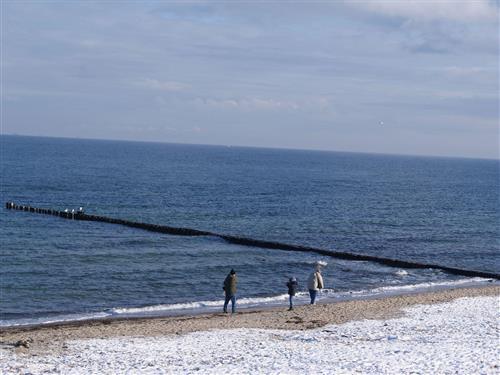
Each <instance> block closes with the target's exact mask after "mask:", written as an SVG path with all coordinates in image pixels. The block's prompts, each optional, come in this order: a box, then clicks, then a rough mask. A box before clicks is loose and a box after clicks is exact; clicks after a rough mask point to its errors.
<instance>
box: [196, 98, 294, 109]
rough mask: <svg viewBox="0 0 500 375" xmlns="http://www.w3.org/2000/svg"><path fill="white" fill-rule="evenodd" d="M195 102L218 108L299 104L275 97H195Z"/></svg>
mask: <svg viewBox="0 0 500 375" xmlns="http://www.w3.org/2000/svg"><path fill="white" fill-rule="evenodd" d="M195 103H196V104H198V105H201V106H206V107H212V108H219V109H231V108H234V109H247V110H248V109H258V110H276V109H287V110H293V109H298V108H299V106H298V104H297V103H295V102H293V101H286V100H275V99H260V98H244V99H234V98H231V99H213V98H208V99H207V98H197V99H195Z"/></svg>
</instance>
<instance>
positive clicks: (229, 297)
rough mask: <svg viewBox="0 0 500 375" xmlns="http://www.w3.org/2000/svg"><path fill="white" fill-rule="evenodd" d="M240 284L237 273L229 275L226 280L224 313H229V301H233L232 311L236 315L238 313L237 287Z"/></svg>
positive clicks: (233, 271) (232, 271)
mask: <svg viewBox="0 0 500 375" xmlns="http://www.w3.org/2000/svg"><path fill="white" fill-rule="evenodd" d="M237 284H238V277H236V271H235V270H233V269H232V270H231V272H229V274H228V275H227V276H226V279H225V280H224V286H223V287H222V289H224V293H225V295H226V299H225V301H224V309H223V311H224V312H225V313H227V305H228V303H229V301H231V311H232V313H233V314H234V313H235V312H236V285H237Z"/></svg>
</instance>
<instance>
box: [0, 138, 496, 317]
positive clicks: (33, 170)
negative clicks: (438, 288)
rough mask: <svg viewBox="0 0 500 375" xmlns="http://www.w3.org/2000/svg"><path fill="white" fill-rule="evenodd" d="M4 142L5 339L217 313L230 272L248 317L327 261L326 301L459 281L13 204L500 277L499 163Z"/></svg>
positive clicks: (0, 219)
mask: <svg viewBox="0 0 500 375" xmlns="http://www.w3.org/2000/svg"><path fill="white" fill-rule="evenodd" d="M0 140H1V171H0V173H1V197H2V202H0V203H1V205H2V208H1V209H0V214H1V215H0V236H1V264H0V272H1V280H0V297H1V298H0V314H1V318H0V319H1V320H2V325H11V324H18V323H19V322H36V321H41V322H43V321H47V320H48V318H54V317H61V316H66V317H67V319H78V318H85V317H90V316H101V315H100V314H102V315H119V314H121V313H123V312H128V313H130V312H136V313H139V314H140V313H141V312H142V313H147V312H151V311H169V310H175V309H177V308H203V307H210V306H217V309H218V308H219V305H220V299H221V298H222V294H221V293H222V281H223V279H224V277H225V275H226V274H227V272H228V271H229V269H230V268H235V269H236V270H237V272H238V274H239V277H240V285H239V298H240V300H241V301H242V303H243V304H244V303H245V301H246V303H247V304H249V305H251V304H252V303H254V304H265V303H267V302H269V301H273V300H276V301H277V300H280V301H281V299H283V296H282V295H283V293H285V292H286V288H285V286H284V284H285V282H286V278H287V277H289V276H292V275H293V276H296V277H297V278H298V279H299V283H301V282H302V287H304V286H305V279H306V278H307V275H308V273H309V272H310V270H311V267H312V264H313V263H314V262H315V261H317V260H319V259H322V260H325V261H327V262H328V263H329V265H328V266H327V267H326V268H325V270H324V277H325V281H326V287H327V291H326V292H325V293H330V295H331V296H334V295H335V293H338V294H339V295H340V294H345V293H349V292H354V293H357V292H359V291H363V290H373V289H376V288H393V287H394V288H398V287H401V288H403V289H404V288H408V287H411V286H414V285H434V284H439V283H445V284H446V283H454V282H457V283H459V282H462V281H463V279H464V278H463V277H457V276H450V275H447V274H445V273H442V272H439V271H436V270H398V269H394V268H390V267H383V266H380V265H377V264H372V263H369V262H349V261H339V260H335V259H329V258H328V257H322V256H319V255H315V254H308V253H295V252H292V253H289V252H285V251H277V250H268V249H257V248H251V247H240V246H236V245H230V244H227V243H225V242H223V241H222V240H220V239H215V238H211V237H197V238H190V237H178V236H169V235H164V234H156V233H149V232H144V231H141V230H138V229H134V228H126V227H120V226H116V225H109V224H104V223H92V222H77V221H69V220H63V219H60V218H56V217H50V216H45V215H36V214H32V213H26V212H16V211H9V210H6V209H5V205H4V203H5V202H6V201H14V202H16V203H18V204H30V205H32V206H36V207H46V208H56V209H65V208H68V209H70V210H71V209H73V208H74V209H77V208H78V207H80V206H83V207H84V208H85V211H86V213H89V214H97V215H106V216H112V217H117V218H123V219H129V220H136V221H143V222H148V223H156V224H165V225H171V226H184V227H190V228H195V229H200V230H208V231H213V232H218V233H227V234H235V235H242V236H246V237H253V238H258V239H266V240H277V241H281V242H286V243H293V244H302V245H312V246H316V247H323V248H328V249H333V250H338V251H348V252H355V253H363V254H372V255H379V256H385V257H391V258H398V259H405V260H416V261H423V262H429V263H437V264H443V265H449V266H457V267H462V268H468V269H477V270H485V271H493V272H499V271H500V242H499V238H500V236H499V223H500V216H499V191H500V189H499V162H498V161H495V160H474V159H458V158H431V157H411V156H383V155H369V154H355V153H337V152H313V151H292V150H276V149H258V148H240V147H215V146H194V145H176V144H159V143H158V144H157V143H135V142H115V141H92V140H70V139H51V138H34V137H15V136H2V137H0ZM304 298H305V297H304ZM92 314H93V315H92ZM56 320H57V319H56Z"/></svg>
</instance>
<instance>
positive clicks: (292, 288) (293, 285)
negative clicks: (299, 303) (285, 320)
mask: <svg viewBox="0 0 500 375" xmlns="http://www.w3.org/2000/svg"><path fill="white" fill-rule="evenodd" d="M286 286H287V287H288V298H289V300H290V308H289V309H288V310H293V297H294V296H295V293H297V289H298V287H299V283H298V282H297V279H296V278H295V277H290V279H289V280H288V282H287V283H286Z"/></svg>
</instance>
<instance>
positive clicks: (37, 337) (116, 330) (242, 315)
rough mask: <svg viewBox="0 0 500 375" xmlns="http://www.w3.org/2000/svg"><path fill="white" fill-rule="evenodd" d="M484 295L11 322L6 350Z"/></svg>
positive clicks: (252, 325) (459, 292) (340, 318)
mask: <svg viewBox="0 0 500 375" xmlns="http://www.w3.org/2000/svg"><path fill="white" fill-rule="evenodd" d="M479 296H497V297H498V296H500V286H498V285H485V286H481V287H473V288H470V287H466V288H453V289H446V290H439V291H426V292H420V293H411V294H403V295H397V296H382V297H374V298H370V299H362V300H361V299H359V300H351V301H340V302H334V303H321V302H320V303H319V304H317V305H314V306H311V305H301V306H297V307H296V308H294V310H292V311H288V310H287V309H286V308H285V307H281V308H276V307H272V308H268V309H266V308H264V309H263V308H259V309H248V310H243V311H240V312H237V313H236V314H234V315H232V314H223V313H211V314H201V315H182V316H169V317H148V318H144V317H134V318H105V319H101V320H90V321H89V320H85V321H76V322H62V323H61V322H59V323H53V324H47V325H43V326H35V327H33V326H29V327H9V328H2V329H0V337H1V341H0V344H1V348H2V349H4V350H12V351H14V352H15V353H19V354H21V353H23V354H26V355H38V354H44V353H50V352H52V353H54V352H55V353H58V352H59V353H60V352H61V351H64V349H65V342H66V341H71V340H79V339H83V340H86V339H104V338H121V337H160V336H169V335H184V334H187V333H191V332H203V331H211V330H218V329H239V328H245V329H271V330H272V329H276V330H299V331H305V330H309V329H315V328H319V327H322V326H326V325H329V324H344V323H347V322H352V321H361V320H367V319H368V320H385V319H390V318H396V317H401V316H403V315H404V312H403V309H404V308H408V307H411V306H414V305H430V304H437V303H443V302H449V301H452V300H455V299H458V298H464V297H479ZM19 340H29V348H25V347H23V346H21V347H15V343H16V342H18V341H19Z"/></svg>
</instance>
